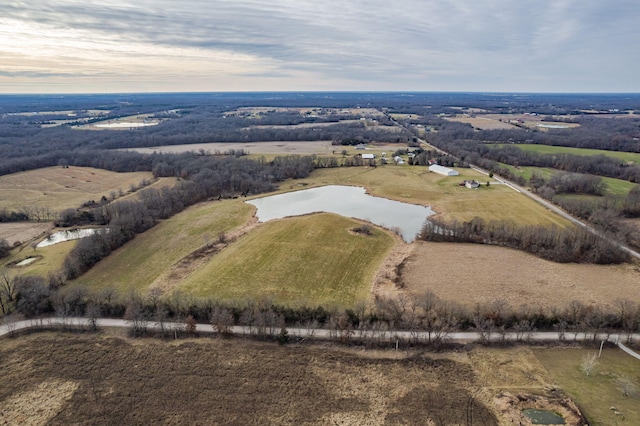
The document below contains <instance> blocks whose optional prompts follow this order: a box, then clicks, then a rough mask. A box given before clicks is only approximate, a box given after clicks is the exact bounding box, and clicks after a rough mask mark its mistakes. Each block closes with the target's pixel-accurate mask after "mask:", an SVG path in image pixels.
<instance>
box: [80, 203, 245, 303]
mask: <svg viewBox="0 0 640 426" xmlns="http://www.w3.org/2000/svg"><path fill="white" fill-rule="evenodd" d="M252 214H253V207H252V206H250V205H248V204H245V203H242V202H240V201H236V200H228V201H221V202H220V201H218V202H210V203H201V204H197V205H194V206H192V207H189V208H188V209H186V210H185V211H183V212H181V213H179V214H177V215H175V216H173V217H172V218H170V219H167V220H164V221H162V222H161V223H159V224H158V225H156V226H155V227H153V228H151V229H150V230H148V231H146V232H145V233H143V234H140V235H138V236H136V238H134V239H133V240H132V241H129V242H128V243H127V244H125V245H124V246H123V247H121V248H119V249H118V250H116V251H115V252H113V253H112V254H111V255H109V256H108V257H107V258H106V259H103V260H102V261H101V262H100V263H98V264H97V265H95V266H94V267H93V268H92V269H91V270H89V271H88V272H87V273H86V274H84V275H83V276H82V277H80V278H79V279H78V280H77V282H79V283H87V284H89V285H90V286H91V287H94V288H105V287H114V288H116V289H118V290H120V291H122V292H125V291H127V290H128V289H137V290H147V289H148V288H149V287H150V286H151V285H152V283H155V284H154V286H156V287H159V288H160V289H161V290H162V291H166V290H167V289H169V288H172V287H173V285H175V284H176V283H174V281H173V280H171V279H170V278H171V273H172V271H173V270H174V268H173V267H174V265H176V263H178V262H179V261H180V260H182V259H183V258H185V257H188V256H189V255H191V254H192V253H193V252H194V251H197V250H198V249H200V248H202V247H203V246H205V245H207V244H214V243H215V242H216V240H217V239H218V238H219V236H220V234H224V235H226V236H227V238H231V237H232V235H230V234H229V233H231V232H233V230H234V229H236V228H239V227H241V226H245V225H246V224H248V223H249V222H250V220H251V216H252ZM203 255H205V256H206V253H205V254H203ZM196 259H201V258H191V262H188V264H189V268H193V267H194V264H193V262H195V260H196Z"/></svg>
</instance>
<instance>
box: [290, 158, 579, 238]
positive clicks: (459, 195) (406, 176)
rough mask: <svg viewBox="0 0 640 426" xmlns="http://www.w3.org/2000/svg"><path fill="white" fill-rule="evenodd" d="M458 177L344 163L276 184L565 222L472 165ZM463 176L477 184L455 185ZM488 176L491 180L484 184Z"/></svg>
mask: <svg viewBox="0 0 640 426" xmlns="http://www.w3.org/2000/svg"><path fill="white" fill-rule="evenodd" d="M457 170H458V171H459V172H460V176H451V177H447V176H442V175H439V174H437V173H431V172H429V171H428V170H427V168H426V167H415V166H408V165H400V166H398V165H387V166H383V167H376V168H371V167H349V168H337V169H321V170H316V171H314V172H313V173H312V174H311V176H309V177H308V178H306V179H300V180H295V181H289V182H285V183H283V184H282V185H281V187H282V189H285V190H290V189H295V188H299V185H301V184H306V185H308V186H320V185H331V184H342V185H356V186H363V187H365V188H366V189H367V191H368V192H369V193H370V194H371V195H375V196H378V197H384V198H389V199H392V200H397V201H402V202H406V203H413V204H421V205H425V206H431V207H432V208H433V209H434V210H435V211H436V212H437V213H439V214H441V215H442V216H443V217H444V218H446V219H456V220H462V221H464V220H470V219H472V218H473V217H475V216H480V217H483V218H485V219H487V220H489V219H504V220H511V221H516V222H519V223H523V224H543V225H551V224H557V225H560V226H565V225H566V224H567V222H566V221H565V220H564V219H562V218H561V217H559V216H556V215H554V214H552V213H550V212H548V211H547V210H546V209H545V208H543V207H542V206H540V205H539V204H537V203H535V202H534V201H533V200H531V199H529V198H528V197H526V196H524V195H523V194H519V193H517V192H515V191H514V190H512V189H510V188H509V187H507V186H505V185H500V184H498V183H497V182H496V181H495V180H493V179H489V177H488V176H486V175H483V174H481V173H478V172H476V171H474V170H472V169H463V168H459V169H457ZM464 179H476V180H478V181H479V182H481V183H482V184H483V185H482V186H481V187H480V188H479V189H475V190H474V189H468V188H465V187H460V186H459V185H458V184H459V183H460V182H461V181H462V180H464ZM487 180H489V181H491V183H492V184H491V185H490V186H489V187H486V186H485V185H484V183H486V181H487Z"/></svg>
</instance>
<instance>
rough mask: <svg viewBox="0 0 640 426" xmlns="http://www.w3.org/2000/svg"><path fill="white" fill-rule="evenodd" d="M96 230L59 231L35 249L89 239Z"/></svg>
mask: <svg viewBox="0 0 640 426" xmlns="http://www.w3.org/2000/svg"><path fill="white" fill-rule="evenodd" d="M97 231H98V229H76V230H73V231H60V232H56V233H55V234H52V235H51V236H50V237H49V238H45V239H44V240H42V241H40V242H39V243H38V245H37V246H36V247H38V248H42V247H47V246H51V245H54V244H58V243H62V242H64V241H70V240H79V239H80V238H86V237H90V236H91V235H93V234H95V233H96V232H97Z"/></svg>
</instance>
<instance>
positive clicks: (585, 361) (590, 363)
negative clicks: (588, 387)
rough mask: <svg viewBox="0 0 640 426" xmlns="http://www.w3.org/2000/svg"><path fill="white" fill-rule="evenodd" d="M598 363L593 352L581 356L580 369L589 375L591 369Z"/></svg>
mask: <svg viewBox="0 0 640 426" xmlns="http://www.w3.org/2000/svg"><path fill="white" fill-rule="evenodd" d="M597 365H598V355H597V354H596V353H595V352H593V353H589V354H587V355H585V356H583V357H582V363H581V364H580V369H581V370H582V372H583V373H584V374H585V375H586V376H590V375H591V373H592V372H593V369H594V368H596V366H597Z"/></svg>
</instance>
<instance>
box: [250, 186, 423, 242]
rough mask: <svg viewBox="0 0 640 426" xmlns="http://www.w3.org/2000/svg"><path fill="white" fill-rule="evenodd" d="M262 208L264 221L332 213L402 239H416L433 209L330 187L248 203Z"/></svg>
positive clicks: (352, 188) (355, 189)
mask: <svg viewBox="0 0 640 426" xmlns="http://www.w3.org/2000/svg"><path fill="white" fill-rule="evenodd" d="M247 203H249V204H253V205H254V206H256V207H257V208H258V212H257V216H258V220H259V221H260V222H267V221H269V220H271V219H279V218H283V217H287V216H301V215H305V214H309V213H317V212H328V213H335V214H339V215H341V216H346V217H352V218H355V219H362V220H367V221H369V222H371V223H374V224H376V225H379V226H382V227H384V228H387V229H392V228H398V229H399V230H400V234H401V235H402V238H403V239H404V240H405V241H407V242H411V241H413V240H414V239H415V237H416V235H417V234H418V232H420V229H421V228H422V225H423V224H424V222H425V220H426V219H427V217H428V216H431V215H432V214H433V211H432V210H431V209H430V208H429V207H424V206H418V205H415V204H408V203H401V202H399V201H393V200H387V199H386V198H380V197H373V196H371V195H368V194H367V193H366V191H365V189H364V188H360V187H355V186H341V185H328V186H321V187H318V188H311V189H305V190H301V191H294V192H287V193H285V194H278V195H272V196H269V197H263V198H256V199H254V200H250V201H247Z"/></svg>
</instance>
